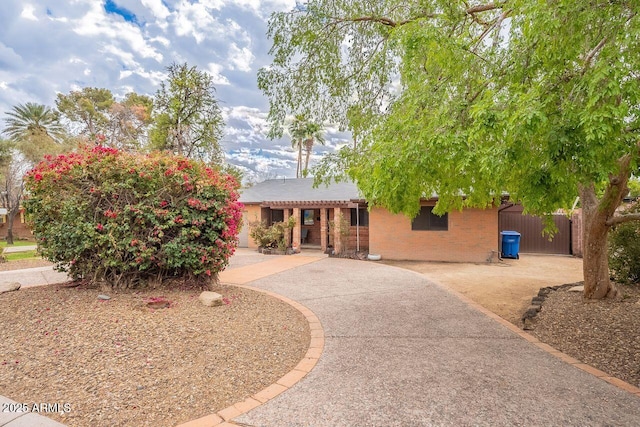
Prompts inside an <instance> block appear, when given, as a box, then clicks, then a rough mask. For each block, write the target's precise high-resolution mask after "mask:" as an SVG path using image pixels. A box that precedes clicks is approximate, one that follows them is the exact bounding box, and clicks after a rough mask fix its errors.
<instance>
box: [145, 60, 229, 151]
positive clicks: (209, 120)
mask: <svg viewBox="0 0 640 427" xmlns="http://www.w3.org/2000/svg"><path fill="white" fill-rule="evenodd" d="M167 71H168V72H169V77H168V80H167V81H166V82H162V84H161V86H160V89H159V90H158V92H157V93H156V96H155V99H154V115H153V127H152V129H151V131H150V135H149V137H150V140H151V145H152V147H153V148H155V149H159V150H167V151H170V152H173V153H176V154H181V155H183V156H186V157H190V158H198V159H201V160H205V161H208V162H214V163H219V162H220V160H221V159H222V150H221V148H220V138H221V137H222V128H223V126H224V121H223V119H222V113H221V111H220V107H219V106H218V101H217V99H216V98H215V86H214V84H213V79H212V77H211V75H210V74H208V73H206V72H204V71H198V69H197V68H196V67H189V66H188V65H187V64H186V63H185V64H175V63H174V64H171V65H170V66H169V67H167Z"/></svg>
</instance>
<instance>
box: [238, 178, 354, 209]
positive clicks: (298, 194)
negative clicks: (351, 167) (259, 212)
mask: <svg viewBox="0 0 640 427" xmlns="http://www.w3.org/2000/svg"><path fill="white" fill-rule="evenodd" d="M361 198H362V197H361V196H360V193H359V191H358V187H357V186H356V184H354V183H352V182H340V183H332V184H331V185H329V186H326V185H323V184H321V185H319V186H318V187H317V188H314V187H313V178H287V179H270V180H267V181H264V182H261V183H259V184H255V185H254V186H252V187H249V188H246V189H244V190H241V193H240V201H241V202H242V203H245V204H251V203H263V202H348V201H350V200H360V199H361Z"/></svg>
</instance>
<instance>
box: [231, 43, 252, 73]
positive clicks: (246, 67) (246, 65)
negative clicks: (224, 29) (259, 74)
mask: <svg viewBox="0 0 640 427" xmlns="http://www.w3.org/2000/svg"><path fill="white" fill-rule="evenodd" d="M254 58H255V56H253V53H251V50H250V49H249V48H248V47H243V48H242V49H240V48H239V47H238V46H237V45H236V44H235V43H231V46H230V47H229V57H228V60H229V62H230V63H231V65H232V68H231V69H236V70H240V71H244V72H248V71H251V63H252V62H253V60H254Z"/></svg>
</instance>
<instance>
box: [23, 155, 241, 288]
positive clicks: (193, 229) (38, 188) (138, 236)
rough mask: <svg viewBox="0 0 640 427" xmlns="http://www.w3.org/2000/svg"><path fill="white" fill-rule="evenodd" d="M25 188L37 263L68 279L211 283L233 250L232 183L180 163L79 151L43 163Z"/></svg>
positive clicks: (236, 212) (118, 283) (236, 211)
mask: <svg viewBox="0 0 640 427" xmlns="http://www.w3.org/2000/svg"><path fill="white" fill-rule="evenodd" d="M26 189H27V193H28V197H27V199H26V200H25V202H24V207H25V210H26V213H27V217H28V219H29V221H30V222H31V224H32V226H33V232H34V234H35V236H36V238H37V239H38V243H39V246H40V250H41V253H42V256H43V257H44V258H45V259H48V260H50V261H52V262H55V263H56V268H57V269H58V270H60V271H67V272H68V273H69V274H70V275H71V277H72V278H74V279H86V280H89V281H91V282H95V283H99V284H102V285H103V286H104V285H106V286H107V287H112V288H131V287H142V286H146V285H148V284H153V285H156V284H160V283H162V282H165V281H167V279H184V278H187V279H190V280H194V281H196V282H197V283H199V284H201V285H205V284H206V285H208V286H210V285H211V284H213V282H214V280H215V278H216V277H217V273H218V272H220V271H221V270H222V269H224V268H225V266H226V265H227V264H228V261H229V257H230V256H231V255H232V254H233V252H234V251H235V248H236V246H237V243H238V240H237V236H238V231H239V228H240V221H241V216H242V211H241V210H242V205H241V204H240V203H239V202H238V192H237V189H238V183H237V181H236V180H235V179H234V178H233V177H232V176H230V175H226V174H224V173H222V172H220V171H218V170H215V169H212V168H209V167H206V166H205V165H204V164H203V163H201V162H198V161H194V160H189V159H186V158H184V157H180V156H173V155H169V154H165V153H152V154H149V155H146V156H145V155H140V154H131V153H126V152H120V151H118V150H115V149H111V148H105V147H101V146H97V147H85V148H82V149H81V150H79V151H78V152H75V153H68V154H64V155H60V156H57V157H48V158H46V159H45V160H44V161H43V162H41V163H40V164H38V166H36V167H35V168H34V169H33V170H31V171H30V172H29V173H28V174H27V177H26Z"/></svg>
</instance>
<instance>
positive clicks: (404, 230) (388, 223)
mask: <svg viewBox="0 0 640 427" xmlns="http://www.w3.org/2000/svg"><path fill="white" fill-rule="evenodd" d="M424 205H425V206H427V205H429V203H425V204H424ZM498 236H499V234H498V208H497V207H494V208H488V209H484V210H482V209H464V210H463V211H462V212H460V211H454V212H450V213H449V229H448V230H447V231H413V230H411V221H410V220H409V218H407V217H406V216H404V215H402V214H399V215H394V214H392V213H390V212H389V211H387V210H385V209H382V208H374V209H373V210H372V211H371V212H370V213H369V252H370V253H372V254H379V255H382V258H383V259H397V260H416V261H453V262H486V261H487V260H488V259H489V258H490V257H491V256H492V251H498Z"/></svg>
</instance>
